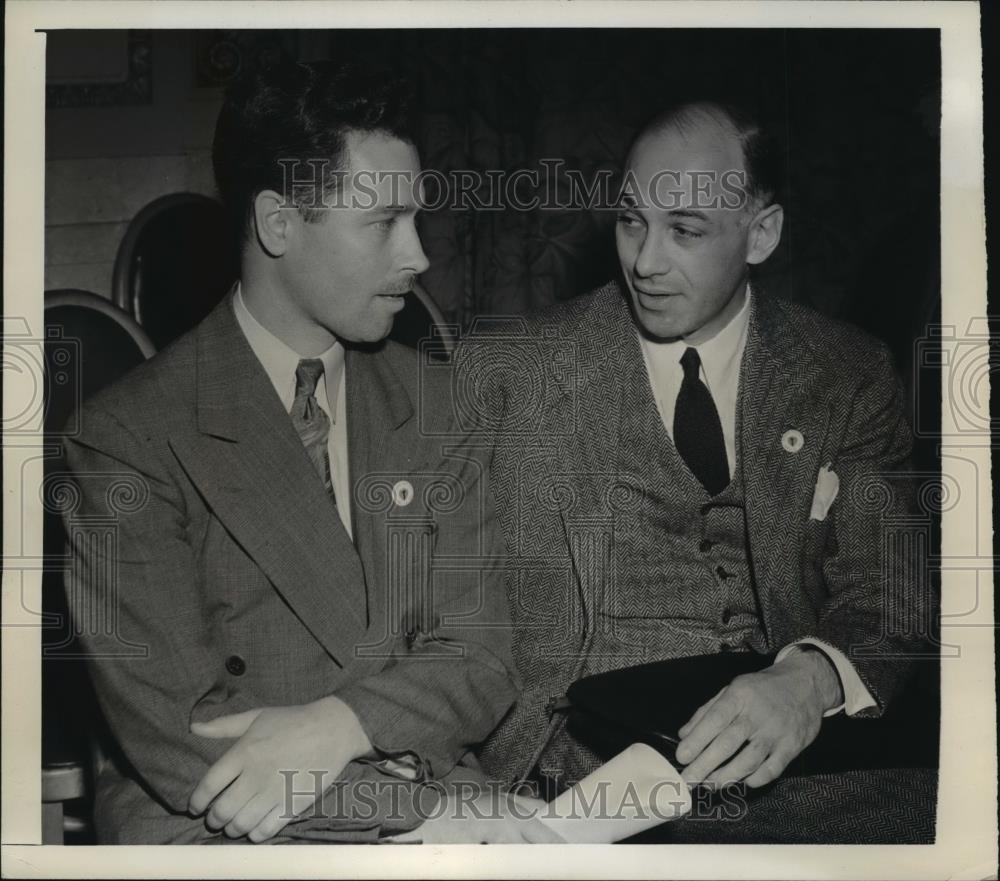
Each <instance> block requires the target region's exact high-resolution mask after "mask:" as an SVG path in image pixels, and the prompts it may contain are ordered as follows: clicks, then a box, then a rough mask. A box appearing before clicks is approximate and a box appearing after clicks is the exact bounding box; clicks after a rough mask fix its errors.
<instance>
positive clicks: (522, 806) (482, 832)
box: [391, 795, 563, 844]
mask: <svg viewBox="0 0 1000 881" xmlns="http://www.w3.org/2000/svg"><path fill="white" fill-rule="evenodd" d="M544 807H545V802H543V801H538V800H537V799H533V798H523V797H521V796H508V797H507V800H506V801H505V800H497V799H496V798H493V797H491V796H489V795H483V796H480V797H479V798H476V799H472V800H469V799H454V798H451V799H448V800H447V801H446V802H445V804H444V805H442V806H440V807H439V808H438V811H437V813H436V816H434V817H433V818H428V819H427V820H425V821H424V822H423V823H422V824H421V825H420V826H418V827H417V828H416V829H414V830H413V831H412V832H404V833H403V834H402V835H396V836H394V837H393V838H392V839H391V841H394V842H400V843H403V844H417V843H420V844H561V843H562V841H563V839H562V836H560V835H559V834H557V833H556V832H553V831H552V830H551V829H549V827H548V826H546V825H545V824H544V823H543V822H542V821H541V820H539V819H537V817H536V816H535V815H536V814H537V813H538V812H539V811H540V810H541V809H542V808H544Z"/></svg>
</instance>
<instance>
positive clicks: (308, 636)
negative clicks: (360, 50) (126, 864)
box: [66, 298, 516, 843]
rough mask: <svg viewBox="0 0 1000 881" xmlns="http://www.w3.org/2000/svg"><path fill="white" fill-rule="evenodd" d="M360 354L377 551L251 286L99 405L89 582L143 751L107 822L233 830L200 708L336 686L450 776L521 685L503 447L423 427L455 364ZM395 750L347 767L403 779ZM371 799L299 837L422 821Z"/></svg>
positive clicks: (114, 705)
mask: <svg viewBox="0 0 1000 881" xmlns="http://www.w3.org/2000/svg"><path fill="white" fill-rule="evenodd" d="M346 371H347V373H346V377H347V380H346V389H347V414H348V415H347V419H348V433H349V459H350V472H351V483H352V486H353V487H354V493H353V500H352V501H353V526H354V530H353V531H354V536H355V542H354V544H356V546H357V551H355V547H354V546H353V545H352V543H351V540H350V538H349V536H348V535H347V533H346V532H345V530H344V529H343V527H342V525H341V523H340V522H339V520H338V517H337V513H336V511H335V510H334V508H333V506H332V505H331V504H330V500H329V499H328V497H327V496H326V494H325V491H324V488H323V485H322V483H321V482H320V480H319V479H318V477H317V475H316V472H315V471H314V469H313V466H312V464H311V463H310V461H309V458H308V456H307V454H306V452H305V449H304V447H303V445H302V443H301V441H300V440H299V437H298V435H297V434H296V432H295V429H294V427H293V426H292V423H291V420H290V418H289V416H288V414H287V413H286V412H285V410H284V408H283V407H282V405H281V402H280V400H279V398H278V396H277V394H276V393H275V391H274V389H273V386H272V385H271V382H270V381H269V379H268V377H267V375H266V374H265V372H264V370H263V368H262V367H261V365H260V364H259V362H258V361H257V359H256V357H255V356H254V354H253V352H252V350H251V349H250V347H249V345H248V343H247V342H246V339H245V338H244V336H243V334H242V333H241V331H240V330H239V327H238V325H237V323H236V319H235V316H234V314H233V311H232V305H231V302H230V300H229V298H227V299H226V300H225V301H223V303H222V304H220V306H219V307H218V308H216V309H215V310H214V311H213V312H212V313H211V314H210V316H209V317H208V318H207V319H206V320H205V321H204V322H203V323H202V324H201V325H200V326H199V327H197V328H196V329H195V330H194V331H192V332H191V333H190V334H188V335H187V336H185V337H183V338H182V339H180V340H179V341H177V342H176V343H175V344H173V345H172V346H170V347H169V348H168V349H166V350H164V351H163V352H162V353H160V354H159V355H158V356H156V357H155V358H153V359H152V360H150V361H149V362H147V363H146V364H144V365H142V366H141V367H139V368H138V369H136V370H135V371H134V372H132V373H130V374H129V375H128V376H126V377H125V378H124V379H123V380H122V381H120V382H119V383H117V384H115V385H113V386H112V387H110V388H109V389H107V390H105V391H103V392H102V393H100V394H99V395H98V396H96V397H95V398H94V399H93V400H91V401H90V402H89V403H87V404H86V405H85V406H84V408H83V410H82V414H81V425H82V428H81V431H80V433H79V435H78V436H77V437H74V438H72V439H70V440H68V441H67V443H66V455H67V458H68V462H69V465H70V468H71V470H72V472H73V475H74V480H75V486H76V497H75V499H74V500H73V504H70V505H68V506H67V512H66V523H67V528H68V532H69V535H70V540H71V545H72V552H73V560H72V567H71V570H70V572H69V573H68V578H67V590H68V594H69V602H70V608H71V610H72V612H73V615H74V619H75V621H76V624H77V627H78V630H79V631H80V635H81V640H82V643H83V646H84V648H85V650H86V651H87V652H88V655H89V657H90V662H91V664H90V666H91V671H92V675H93V679H94V682H95V685H96V690H97V694H98V696H99V699H100V703H101V706H102V708H103V711H104V714H105V716H106V717H107V720H108V722H109V725H110V729H111V732H112V733H113V735H114V738H115V739H116V740H117V742H118V744H120V747H121V751H122V754H123V755H122V756H121V757H120V758H119V759H118V760H117V761H114V762H112V763H110V764H108V765H107V766H106V767H105V768H104V770H103V772H102V775H101V779H100V781H99V783H98V804H97V820H98V827H99V834H100V836H101V839H102V840H103V841H117V842H122V843H161V842H191V841H203V840H212V839H213V838H214V839H216V840H217V839H218V836H212V835H211V834H210V833H209V832H208V831H207V830H206V829H205V827H204V825H203V821H202V820H201V819H196V818H191V817H188V816H187V815H186V813H185V810H186V804H187V799H188V797H189V795H190V793H191V791H192V790H193V789H194V787H195V785H196V784H197V783H198V781H199V780H200V778H201V777H202V775H203V774H204V772H205V771H206V770H207V769H208V767H209V766H210V765H211V764H212V763H213V762H215V761H216V760H217V759H218V758H219V757H220V756H221V755H222V753H223V752H224V751H225V750H226V749H227V748H228V747H229V746H231V744H232V741H228V740H210V739H205V738H200V737H196V736H195V735H193V734H191V733H190V731H189V726H190V724H191V723H192V722H193V721H196V720H197V721H202V720H209V719H212V718H215V717H217V716H220V715H223V714H228V713H236V712H240V711H243V710H248V709H251V708H255V707H263V706H279V705H289V704H300V703H305V702H309V701H312V700H315V699H317V698H319V697H321V696H324V695H327V694H331V693H335V694H337V695H338V696H340V697H341V698H343V699H344V700H345V701H346V702H347V703H348V704H349V705H350V706H351V707H352V708H353V709H354V711H355V712H356V713H357V715H358V717H359V719H360V720H361V723H362V725H363V726H364V728H365V729H366V731H367V733H368V735H369V737H370V739H371V741H372V743H373V744H374V745H375V747H376V748H377V749H378V750H379V751H380V755H386V756H389V755H399V756H404V755H405V756H409V757H411V759H413V760H414V761H415V762H416V763H417V764H418V766H419V768H420V770H421V775H422V776H423V777H433V778H444V777H447V776H448V775H449V774H452V775H453V774H459V773H461V770H460V769H459V770H458V771H456V770H455V766H456V762H459V760H461V759H462V758H463V756H465V755H466V754H467V753H468V751H469V750H470V749H471V747H472V746H473V745H474V744H476V743H477V742H478V741H480V740H482V739H483V738H484V737H485V736H486V735H487V734H488V733H489V732H490V730H491V729H492V728H493V727H494V726H495V725H496V723H497V722H498V721H499V719H500V718H501V716H502V715H503V713H504V712H505V711H506V709H507V708H508V707H509V705H510V704H511V702H512V701H513V698H514V695H515V693H516V689H515V686H514V683H513V681H512V673H511V666H512V665H510V660H509V649H510V647H509V638H510V637H509V623H507V614H506V605H505V600H504V588H503V571H502V561H501V559H500V554H501V552H502V541H501V539H500V537H499V530H498V529H496V528H495V517H494V513H493V507H492V502H491V499H490V497H489V494H488V481H487V480H486V477H485V468H486V466H487V464H488V462H487V461H486V457H484V456H483V455H479V454H477V452H476V451H475V450H472V449H468V448H466V447H465V446H463V444H462V443H461V439H460V438H455V437H453V438H452V440H451V448H450V449H448V450H445V451H444V452H443V448H442V446H441V444H440V442H439V441H437V440H434V439H429V438H426V437H425V436H423V434H422V433H421V431H420V428H419V425H420V419H419V418H417V416H418V413H417V409H418V408H420V407H423V408H425V409H427V410H429V411H431V412H434V411H436V410H438V409H442V408H444V407H446V401H447V392H448V385H447V382H446V381H444V380H442V379H439V378H438V377H440V376H441V375H442V371H441V370H440V369H439V370H437V371H435V372H434V373H433V374H432V375H430V377H429V378H428V379H426V380H424V379H422V375H421V371H420V370H419V369H418V365H417V355H416V353H415V352H413V351H412V350H409V349H405V348H403V347H400V346H397V345H395V344H393V343H391V342H386V343H383V344H382V345H379V346H376V347H373V348H371V349H351V350H349V351H348V352H347V356H346ZM404 480H406V481H409V482H410V484H411V485H412V488H413V492H412V501H411V502H410V503H409V504H406V505H401V504H397V502H398V499H399V496H398V494H397V497H396V499H395V500H394V497H393V486H394V485H395V484H397V483H398V482H400V481H404ZM455 561H458V562H457V563H456V562H455ZM432 568H433V572H432ZM331 736H336V733H335V732H331ZM414 757H415V758H414ZM383 767H384V765H380V764H378V763H375V762H359V763H354V764H352V765H351V766H349V768H348V769H347V771H346V772H345V779H350V780H354V781H358V780H369V781H371V780H374V781H376V782H378V781H390V783H394V782H395V781H393V780H392V778H391V777H390V776H388V775H387V774H386V773H383V772H382V769H383ZM413 789H414V788H413V787H409V789H408V790H407V791H408V792H410V795H411V796H412V790H413ZM395 791H396V795H395V796H393V798H394V799H395V800H396V801H397V802H398V801H399V792H398V787H397V788H396V790H395ZM365 798H366V799H367V801H365V804H363V805H362V808H364V810H362V811H360V815H359V816H355V817H354V818H350V817H347V816H345V814H346V813H347V808H346V807H345V804H346V802H343V800H342V799H341V800H340V801H338V802H337V804H336V805H333V806H332V807H331V803H332V802H331V800H329V799H328V800H327V801H326V802H324V808H323V810H324V811H325V812H326V814H328V815H324V816H319V817H315V818H312V819H310V820H308V821H305V820H303V821H301V822H298V823H293V824H291V825H290V826H289V827H287V828H286V833H285V838H288V837H294V836H299V835H301V836H303V837H316V836H318V837H321V838H324V837H325V838H327V839H329V840H338V839H342V840H358V839H368V838H374V837H376V836H377V835H378V834H379V832H380V831H381V832H382V833H388V832H392V831H396V830H398V829H400V828H407V827H412V826H414V825H416V823H417V819H416V818H415V815H414V813H413V811H412V810H410V809H407V808H405V806H404V808H403V809H399V808H398V807H397V808H396V810H395V813H396V814H397V816H396V817H395V818H394V819H393V818H392V817H390V816H388V813H392V812H393V811H392V808H393V805H392V804H391V803H390V802H383V801H379V808H378V810H377V811H376V812H375V814H374V815H373V814H372V811H371V809H370V802H371V798H372V796H371V794H370V793H369V794H368V795H367V796H366V797H365ZM403 801H404V802H405V801H406V796H404V798H403ZM407 804H408V803H407ZM366 805H367V807H366ZM410 807H411V808H412V805H410ZM431 807H433V805H431ZM366 811H367V815H365V814H366ZM387 812H388V813H387Z"/></svg>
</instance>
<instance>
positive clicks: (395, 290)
mask: <svg viewBox="0 0 1000 881" xmlns="http://www.w3.org/2000/svg"><path fill="white" fill-rule="evenodd" d="M412 290H413V279H412V278H410V279H408V280H407V281H404V282H400V283H399V284H398V285H393V286H392V287H388V288H385V289H384V290H382V291H380V292H379V294H380V296H383V297H398V296H399V295H400V294H408V293H410V292H411V291H412Z"/></svg>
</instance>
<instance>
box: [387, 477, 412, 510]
mask: <svg viewBox="0 0 1000 881" xmlns="http://www.w3.org/2000/svg"><path fill="white" fill-rule="evenodd" d="M392 501H393V502H394V503H395V504H396V505H398V506H399V507H400V508H405V507H406V506H407V505H408V504H410V502H412V501H413V484H412V483H410V481H408V480H397V481H396V482H395V483H394V484H393V485H392Z"/></svg>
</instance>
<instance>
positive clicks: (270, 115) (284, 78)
mask: <svg viewBox="0 0 1000 881" xmlns="http://www.w3.org/2000/svg"><path fill="white" fill-rule="evenodd" d="M408 98H409V94H408V91H407V89H406V88H405V86H404V84H403V83H402V81H400V80H398V79H395V78H393V77H390V76H388V75H387V74H385V73H382V72H376V71H362V70H361V69H360V68H358V67H356V66H354V65H349V64H341V65H334V64H332V63H330V62H311V63H302V64H299V63H296V62H294V61H290V60H287V59H284V60H281V61H279V62H277V63H276V64H273V65H271V66H267V67H258V68H256V69H252V70H250V71H248V72H247V73H246V74H244V75H243V76H242V77H240V78H239V79H237V80H236V81H235V82H234V83H233V84H232V85H231V86H230V88H229V89H228V91H227V93H226V97H225V100H224V102H223V105H222V109H221V110H220V111H219V118H218V121H217V123H216V126H215V140H214V142H213V144H212V167H213V169H214V171H215V181H216V186H217V187H218V190H219V195H220V196H221V198H222V201H223V204H224V205H225V206H226V208H227V210H228V212H229V215H230V218H231V220H232V223H233V228H234V231H235V232H236V234H237V236H238V238H239V239H240V240H241V241H242V242H245V241H246V240H247V238H248V237H249V235H250V234H251V232H252V230H253V228H254V219H253V216H254V200H255V199H256V197H257V195H258V194H259V193H261V192H263V191H264V190H274V191H275V192H277V193H281V194H282V195H283V196H284V197H285V198H286V199H288V200H290V201H291V202H292V204H293V205H297V206H299V210H300V212H301V213H302V215H303V217H305V219H306V220H307V221H310V222H313V221H316V220H319V219H321V218H322V217H325V216H326V212H324V211H322V210H319V209H317V208H316V207H312V208H310V207H309V206H317V205H321V204H322V202H321V199H323V198H326V197H327V196H328V195H329V194H330V193H331V192H333V191H334V190H335V189H336V186H337V180H338V175H337V174H336V172H337V171H338V170H343V169H344V168H345V167H346V165H347V157H346V156H345V149H344V148H345V140H346V135H347V133H348V132H363V133H366V134H367V133H381V134H386V135H390V136H393V137H397V138H399V139H401V140H403V141H406V142H408V143H413V137H412V134H411V128H410V122H409V101H408ZM280 160H286V161H287V160H297V161H298V162H300V163H306V162H308V161H310V160H313V161H315V162H322V163H324V164H323V165H322V166H320V167H321V168H323V175H322V180H321V181H319V183H320V184H321V192H317V189H316V186H315V185H314V184H310V183H306V184H299V183H296V184H295V185H294V186H292V187H290V189H291V190H292V192H286V187H285V168H284V167H283V166H282V164H281V162H280ZM312 173H313V172H312V170H311V169H310V170H309V171H303V170H299V171H298V172H297V176H298V177H300V178H301V177H308V176H309V175H311V174H312Z"/></svg>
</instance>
